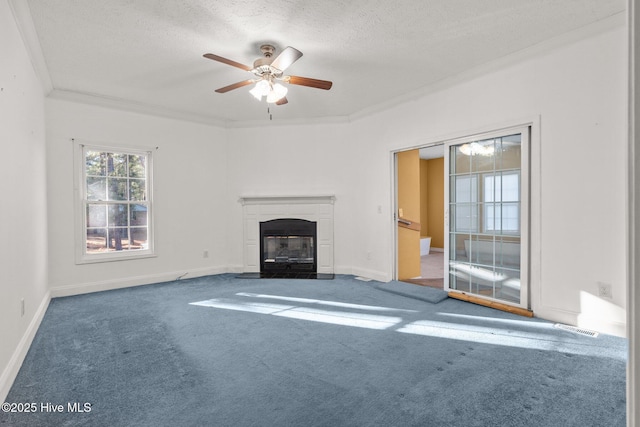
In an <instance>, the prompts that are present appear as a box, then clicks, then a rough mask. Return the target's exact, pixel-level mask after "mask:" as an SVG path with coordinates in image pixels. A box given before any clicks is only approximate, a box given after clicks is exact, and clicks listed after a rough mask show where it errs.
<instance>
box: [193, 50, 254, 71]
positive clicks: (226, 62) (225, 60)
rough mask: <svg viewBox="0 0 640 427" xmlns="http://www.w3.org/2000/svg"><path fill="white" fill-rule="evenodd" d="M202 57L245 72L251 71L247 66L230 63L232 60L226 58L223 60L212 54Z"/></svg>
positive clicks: (234, 62)
mask: <svg viewBox="0 0 640 427" xmlns="http://www.w3.org/2000/svg"><path fill="white" fill-rule="evenodd" d="M202 56H204V57H205V58H208V59H213V60H214V61H218V62H222V63H223V64H227V65H231V66H233V67H237V68H240V69H242V70H245V71H251V67H249V66H248V65H244V64H241V63H239V62H236V61H232V60H230V59H227V58H223V57H222V56H218V55H214V54H213V53H205V54H204V55H202Z"/></svg>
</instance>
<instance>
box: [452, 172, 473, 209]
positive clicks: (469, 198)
mask: <svg viewBox="0 0 640 427" xmlns="http://www.w3.org/2000/svg"><path fill="white" fill-rule="evenodd" d="M455 181H456V182H455V184H454V186H453V188H454V189H455V190H454V194H453V195H454V201H455V202H456V203H459V202H477V201H478V177H477V176H475V175H471V176H469V175H465V176H456V177H455Z"/></svg>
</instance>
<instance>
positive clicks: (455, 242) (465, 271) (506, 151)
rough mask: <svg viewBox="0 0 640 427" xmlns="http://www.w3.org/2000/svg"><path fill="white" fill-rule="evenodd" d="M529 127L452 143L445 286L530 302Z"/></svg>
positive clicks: (507, 300) (521, 303) (449, 148)
mask: <svg viewBox="0 0 640 427" xmlns="http://www.w3.org/2000/svg"><path fill="white" fill-rule="evenodd" d="M528 142H529V141H528V129H522V130H517V131H512V132H507V133H504V134H501V135H500V134H499V135H497V136H494V135H485V136H482V137H480V138H475V139H467V140H459V141H453V142H450V143H449V144H447V153H446V154H447V159H446V162H445V164H446V166H447V172H446V173H447V176H448V182H447V187H448V188H447V191H446V192H445V193H446V196H447V198H448V200H447V201H446V204H447V207H448V215H447V226H448V230H447V234H448V236H449V237H448V242H447V248H446V253H447V257H448V259H447V265H448V270H449V272H448V277H446V278H445V286H446V287H447V288H448V289H449V290H452V291H460V292H465V293H469V294H474V295H477V296H480V297H484V298H487V299H491V300H499V301H500V302H505V303H508V304H511V305H517V306H520V307H524V308H527V305H528V298H527V294H528V292H527V259H528V257H527V250H526V248H527V243H528V241H527V232H528V209H529V206H528V173H529V171H528V167H527V165H528V157H527V153H528V145H529V144H528Z"/></svg>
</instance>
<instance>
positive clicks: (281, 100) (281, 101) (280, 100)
mask: <svg viewBox="0 0 640 427" xmlns="http://www.w3.org/2000/svg"><path fill="white" fill-rule="evenodd" d="M287 102H289V100H288V99H287V97H286V96H283V97H282V98H280V99H279V100H277V101H276V105H284V104H286V103H287Z"/></svg>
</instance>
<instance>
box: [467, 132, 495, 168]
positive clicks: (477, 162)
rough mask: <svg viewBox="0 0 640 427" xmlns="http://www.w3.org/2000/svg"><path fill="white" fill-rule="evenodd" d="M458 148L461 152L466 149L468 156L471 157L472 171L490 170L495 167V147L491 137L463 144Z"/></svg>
mask: <svg viewBox="0 0 640 427" xmlns="http://www.w3.org/2000/svg"><path fill="white" fill-rule="evenodd" d="M460 148H461V149H462V150H463V152H464V151H467V152H468V155H469V157H471V171H472V172H484V171H492V170H494V169H495V164H494V159H495V156H494V154H495V151H496V148H495V141H494V140H493V139H487V140H484V141H477V142H472V143H469V144H463V145H462V146H461V147H460Z"/></svg>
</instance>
